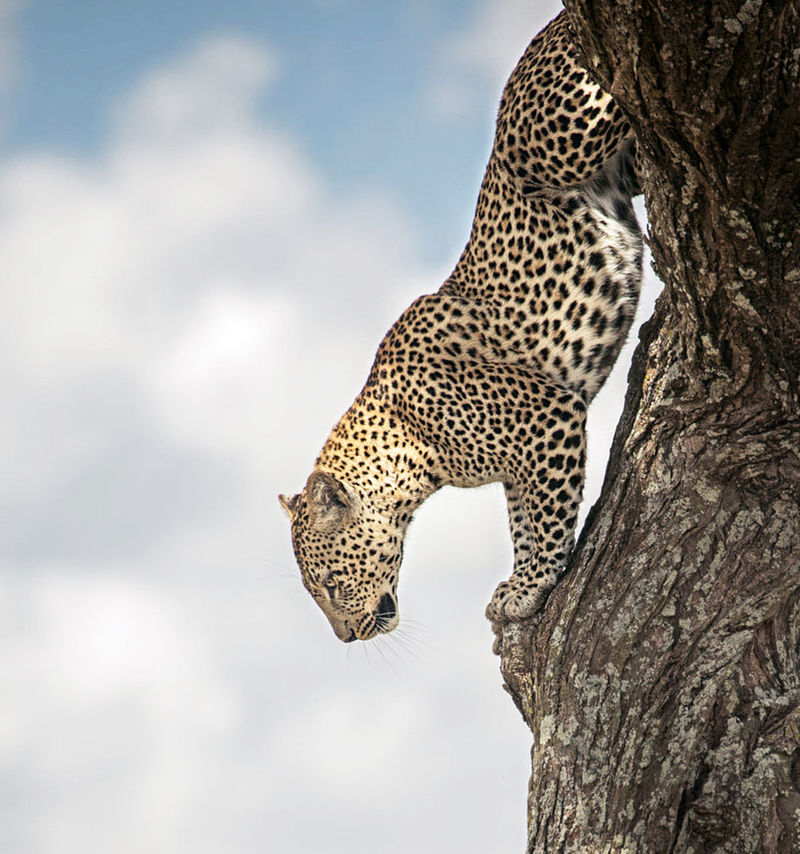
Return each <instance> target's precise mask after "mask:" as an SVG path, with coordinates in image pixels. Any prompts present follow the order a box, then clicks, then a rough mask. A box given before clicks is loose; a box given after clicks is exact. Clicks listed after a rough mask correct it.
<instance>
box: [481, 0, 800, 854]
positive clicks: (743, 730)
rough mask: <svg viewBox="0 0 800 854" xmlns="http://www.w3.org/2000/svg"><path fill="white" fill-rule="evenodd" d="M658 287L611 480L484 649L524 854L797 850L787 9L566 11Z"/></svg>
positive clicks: (797, 253) (797, 47)
mask: <svg viewBox="0 0 800 854" xmlns="http://www.w3.org/2000/svg"><path fill="white" fill-rule="evenodd" d="M566 5H567V8H568V11H569V13H570V16H571V19H572V21H573V25H574V28H575V32H576V38H577V40H578V42H579V44H580V46H581V47H582V49H583V51H584V55H585V57H586V60H587V64H588V66H589V67H590V68H591V69H592V70H593V72H594V73H595V74H596V75H597V78H598V80H599V81H600V83H601V85H603V87H604V88H605V89H606V90H607V91H609V92H610V93H611V94H612V95H613V96H614V97H615V98H616V99H617V101H618V103H619V104H620V106H621V107H622V108H623V109H624V110H625V111H626V113H627V114H628V115H629V118H630V120H631V123H632V125H633V127H634V129H635V131H636V134H637V138H638V141H639V144H640V147H641V150H642V153H643V157H644V161H645V162H644V171H645V177H644V186H645V198H646V202H647V207H648V213H649V220H650V238H649V242H650V246H651V248H652V252H653V258H654V262H655V267H656V270H657V272H658V274H659V276H660V278H661V279H662V280H663V281H664V283H665V289H664V293H663V295H662V296H661V298H660V299H659V301H658V305H657V308H656V312H655V315H654V317H653V318H652V320H650V321H649V323H647V324H646V325H645V327H644V328H643V331H642V333H641V343H640V345H639V348H638V350H637V352H636V355H635V357H634V362H633V366H632V368H631V374H630V385H629V390H628V396H627V399H626V405H625V412H624V414H623V417H622V420H621V422H620V425H619V427H618V430H617V435H616V438H615V441H614V447H613V450H612V454H611V460H610V463H609V469H608V473H607V477H606V484H605V487H604V489H603V494H602V496H601V498H600V500H599V502H598V504H597V505H596V506H595V508H594V509H593V511H592V513H591V514H590V516H589V519H588V521H587V524H586V527H585V529H584V532H583V534H582V536H581V538H580V541H579V543H578V547H577V549H576V551H575V554H574V555H573V560H572V561H571V567H570V569H569V572H568V573H567V574H566V575H565V577H564V580H563V581H562V582H561V583H560V585H559V586H558V587H557V588H556V589H555V591H554V592H553V594H552V596H551V597H550V600H549V601H548V603H547V606H546V608H545V609H544V611H543V613H542V615H540V617H538V618H537V619H534V620H531V621H528V622H527V623H525V624H518V625H510V626H507V627H506V628H505V629H504V630H503V631H502V633H501V634H500V635H499V636H498V640H497V649H498V651H499V652H500V654H501V666H502V672H503V676H504V678H505V681H506V685H507V688H508V690H509V692H510V693H511V695H512V696H513V698H514V700H515V702H516V703H517V705H518V707H519V709H520V711H521V712H522V714H523V716H524V717H525V720H526V721H527V723H528V725H529V726H530V728H531V730H532V732H533V735H534V744H533V749H532V766H533V767H532V777H531V783H530V794H529V847H528V850H529V852H537V854H538V852H562V851H563V852H566V851H579V852H595V851H597V852H611V851H614V852H617V851H624V852H673V851H675V852H689V851H693V852H700V851H720V852H731V854H745V852H773V851H774V852H790V851H800V668H799V667H798V665H799V664H800V660H799V659H800V457H799V452H800V409H799V407H798V392H799V389H798V371H799V370H800V238H799V237H798V223H800V190H799V184H800V13H799V10H798V4H797V3H796V2H779V0H773V2H767V0H764V2H762V0H746V2H744V0H736V2H730V0H726V1H725V2H723V0H720V2H697V0H619V2H616V3H600V2H596V0H595V2H593V0H567V2H566Z"/></svg>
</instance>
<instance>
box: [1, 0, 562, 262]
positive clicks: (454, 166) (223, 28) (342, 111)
mask: <svg viewBox="0 0 800 854" xmlns="http://www.w3.org/2000/svg"><path fill="white" fill-rule="evenodd" d="M545 5H546V6H547V5H549V7H551V8H554V7H555V4H553V3H550V4H545ZM517 6H518V7H519V8H522V4H519V3H518V4H517ZM535 6H536V4H529V7H530V11H528V17H529V18H531V19H533V17H534V15H535V12H536V10H535ZM478 11H479V4H477V3H476V2H464V3H457V2H453V0H448V2H435V3H428V2H411V3H402V4H393V3H383V2H381V3H370V2H366V0H352V2H350V0H329V2H328V0H301V2H292V3H288V2H287V3H270V2H255V0H253V2H237V3H230V4H224V3H208V2H200V3H186V2H171V3H159V2H150V0H147V2H141V3H128V2H120V1H119V0H117V1H116V2H107V3H100V2H88V0H87V1H86V2H75V0H71V2H62V3H58V2H28V3H26V4H25V5H23V6H22V8H21V9H20V11H19V12H18V13H17V16H16V19H17V34H18V60H19V62H18V65H19V71H18V77H17V81H16V86H15V90H14V92H13V96H12V98H11V100H10V105H11V110H10V121H9V123H8V132H7V135H6V140H5V141H6V147H7V150H10V151H11V152H13V151H15V150H20V149H25V148H29V147H39V146H42V147H53V146H56V147H58V148H60V149H62V150H68V151H72V152H74V153H75V154H77V155H79V156H91V155H92V154H97V153H98V152H99V151H100V150H101V149H102V146H103V145H104V144H105V142H106V141H107V138H108V134H109V122H110V116H111V115H112V114H113V112H114V108H115V104H116V103H117V102H118V101H119V99H120V98H122V97H123V96H124V95H125V93H126V92H128V91H130V89H131V88H133V87H134V86H135V84H136V81H137V80H138V79H139V77H140V75H141V74H143V73H144V72H146V70H147V69H148V68H151V67H153V66H155V65H158V64H159V63H164V62H167V61H169V59H170V58H171V57H173V56H175V55H177V54H180V53H181V52H182V51H184V50H185V49H186V48H187V47H188V46H189V45H191V44H192V43H194V42H196V41H200V40H202V39H203V38H204V37H206V36H207V35H208V34H211V33H228V34H231V35H239V36H246V37H247V38H249V39H253V40H256V41H258V42H260V43H262V44H264V45H267V46H268V47H269V49H270V51H271V52H272V53H273V55H274V57H275V60H276V64H277V65H278V66H279V68H280V72H279V75H280V76H279V80H278V81H277V83H276V85H275V86H273V87H271V88H270V89H269V90H268V91H266V92H264V93H263V95H262V97H261V98H260V99H259V101H258V103H257V104H256V105H255V111H256V113H257V114H258V115H259V116H261V117H262V118H263V119H265V120H269V121H271V122H277V123H279V124H280V125H281V127H283V128H285V129H286V130H287V131H288V132H289V133H291V134H292V136H293V138H294V140H296V142H297V144H298V145H299V146H300V147H301V148H302V149H303V150H304V151H305V152H306V153H307V155H308V156H309V157H310V158H312V159H313V161H314V162H315V163H316V164H317V165H318V166H319V167H320V169H322V170H323V171H324V173H325V176H326V179H327V180H328V181H329V182H330V186H331V188H332V190H334V191H337V192H343V193H347V192H348V190H349V188H351V187H352V185H353V183H354V182H358V183H359V184H361V185H363V186H367V187H368V186H371V185H372V186H376V187H379V188H380V189H381V190H383V191H385V192H388V193H390V194H391V195H392V196H393V197H395V198H396V199H397V201H398V202H399V203H400V204H402V205H404V206H406V207H407V208H408V209H409V210H410V211H411V212H412V214H413V215H414V216H416V217H419V218H420V219H421V220H423V221H425V224H426V227H425V228H424V229H423V230H422V231H423V235H424V249H425V251H426V252H427V253H429V255H430V256H431V257H435V256H436V253H437V252H439V253H441V251H442V249H441V247H442V245H443V243H444V242H448V243H449V242H451V241H452V240H453V239H454V236H455V235H458V236H459V238H460V236H461V234H463V225H464V219H465V212H467V211H469V210H470V205H471V203H472V201H473V199H472V196H473V195H474V192H473V185H474V183H475V182H476V181H477V180H479V178H480V174H481V170H482V166H481V165H479V164H482V163H483V162H485V159H486V158H487V156H488V151H489V148H490V145H491V133H492V124H493V108H491V106H490V105H492V104H493V103H494V102H495V101H496V98H497V91H496V90H497V89H498V87H499V85H500V83H501V82H502V81H501V77H500V76H498V74H497V73H496V72H495V73H492V72H493V71H494V69H488V72H489V74H488V80H487V79H486V78H487V74H486V71H487V69H486V68H485V67H484V68H481V67H480V63H478V64H477V67H472V68H470V67H469V63H468V62H464V61H462V62H460V63H459V62H456V63H455V65H456V66H458V65H461V68H460V69H458V68H457V69H456V70H460V71H461V72H462V80H461V81H460V82H461V83H462V84H463V85H464V87H465V89H466V87H471V91H470V92H469V98H468V99H467V98H464V103H462V104H457V105H455V106H454V107H453V111H454V112H453V113H451V114H450V115H447V114H446V109H447V107H446V105H444V104H440V107H441V108H442V111H443V112H445V114H444V115H442V114H440V113H439V112H437V105H436V101H435V100H434V99H436V98H439V99H446V97H447V94H446V93H436V92H431V90H430V84H431V81H432V80H436V79H437V77H438V78H442V79H443V80H444V79H446V76H447V70H446V69H445V67H444V66H445V62H446V60H447V59H448V57H447V56H446V52H445V54H443V50H442V47H443V45H445V46H446V45H447V44H448V40H449V41H450V42H452V45H453V47H455V48H457V38H455V36H457V34H458V33H459V31H464V30H465V29H467V28H468V27H469V24H470V21H471V20H472V19H474V18H475V17H476V15H477V14H478ZM514 40H515V41H516V42H518V45H514V46H511V45H510V46H509V49H510V50H514V49H515V48H516V47H517V46H519V45H524V43H525V29H524V27H523V28H520V32H519V34H518V35H517V34H515V39H514ZM454 54H457V50H455V51H454ZM451 58H452V57H451ZM365 69H367V70H368V73H367V74H365ZM451 71H452V69H451ZM484 106H486V107H489V108H488V109H481V107H484ZM443 152H446V156H442V153H443ZM445 189H446V192H444V191H443V190H445Z"/></svg>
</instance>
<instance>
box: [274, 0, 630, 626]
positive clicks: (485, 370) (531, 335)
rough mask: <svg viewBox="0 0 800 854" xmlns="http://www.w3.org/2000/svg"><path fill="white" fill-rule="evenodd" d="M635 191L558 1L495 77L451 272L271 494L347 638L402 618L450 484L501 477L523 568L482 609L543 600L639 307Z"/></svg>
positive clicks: (517, 612)
mask: <svg viewBox="0 0 800 854" xmlns="http://www.w3.org/2000/svg"><path fill="white" fill-rule="evenodd" d="M637 191H638V190H637V188H636V177H635V174H634V169H633V141H632V139H631V134H630V128H629V126H628V124H627V122H626V121H625V119H624V117H623V116H622V114H621V113H620V111H619V110H618V109H617V107H616V106H615V105H614V103H613V102H612V101H611V99H610V98H609V97H608V96H607V95H606V94H604V93H603V92H602V91H601V90H600V89H599V88H598V87H597V85H596V84H595V83H594V82H592V80H591V79H590V78H589V77H588V75H587V74H586V72H585V71H584V70H583V69H582V68H581V65H580V62H579V59H578V57H577V55H576V52H575V50H574V48H573V46H572V40H571V36H570V32H569V27H568V22H567V18H566V16H565V15H564V14H563V13H562V14H561V15H559V16H558V17H557V18H556V19H555V20H554V21H553V22H552V23H551V24H550V25H549V26H548V27H547V28H545V30H544V31H543V32H542V33H540V34H539V35H538V36H537V37H536V38H535V39H534V40H533V42H532V43H531V44H530V46H529V47H528V49H527V50H526V52H525V54H524V55H523V57H522V59H521V60H520V62H519V64H518V65H517V67H516V69H515V70H514V72H513V73H512V75H511V78H510V79H509V81H508V84H507V86H506V88H505V91H504V93H503V97H502V100H501V102H500V110H499V114H498V119H497V131H496V136H495V141H494V148H493V151H492V154H491V158H490V160H489V163H488V166H487V168H486V174H485V177H484V180H483V184H482V186H481V190H480V195H479V197H478V204H477V209H476V212H475V219H474V222H473V225H472V231H471V234H470V238H469V242H468V243H467V246H466V248H465V249H464V252H463V254H462V256H461V258H460V260H459V262H458V264H457V265H456V268H455V270H454V271H453V273H452V275H451V276H450V277H449V278H448V279H447V281H446V282H445V283H444V285H443V286H442V287H441V288H440V290H439V291H438V292H437V293H435V294H430V295H427V296H423V297H420V298H419V299H418V300H416V301H415V302H414V303H413V304H412V305H411V306H410V307H409V308H408V309H407V310H406V311H405V312H404V313H403V315H402V316H401V317H400V319H399V320H398V321H397V322H396V323H395V324H394V326H393V327H392V328H391V329H390V330H389V332H388V333H387V335H386V337H385V338H384V339H383V341H382V342H381V344H380V347H379V348H378V352H377V355H376V357H375V362H374V364H373V366H372V370H371V372H370V374H369V378H368V379H367V382H366V384H365V386H364V388H363V389H362V391H361V393H360V394H359V395H358V397H357V398H356V400H355V402H354V403H353V405H352V406H351V407H350V409H349V410H348V411H347V413H346V414H345V415H344V416H343V418H342V419H341V420H340V421H339V423H338V424H337V425H336V427H335V428H334V430H333V432H332V433H331V435H330V437H329V438H328V441H327V442H326V443H325V446H324V447H323V449H322V452H321V453H320V455H319V458H318V459H317V462H316V465H315V467H314V471H313V472H312V474H311V476H310V477H309V479H308V482H307V483H306V486H305V488H304V489H303V491H302V492H301V493H300V494H299V495H295V496H293V497H291V498H286V497H285V496H281V502H282V503H283V505H284V508H285V509H286V511H287V513H288V514H289V516H290V518H291V521H292V538H293V544H294V550H295V554H296V557H297V560H298V563H299V565H300V569H301V573H302V578H303V583H304V584H305V586H306V587H307V589H308V590H309V592H310V593H311V595H312V596H313V597H314V598H315V600H316V601H317V603H318V604H319V605H320V607H321V608H322V610H323V611H324V612H325V614H326V616H327V617H328V619H329V621H330V622H331V625H332V626H333V629H334V631H335V632H336V634H337V636H338V637H339V638H341V639H342V640H344V641H350V640H355V639H362V640H366V639H368V638H371V637H373V636H374V635H376V634H378V633H381V632H387V631H391V630H392V629H393V628H394V627H395V626H396V625H397V623H398V614H397V577H398V569H399V567H400V562H401V559H402V553H403V539H404V536H405V533H406V529H407V527H408V524H409V522H410V520H411V516H412V514H413V513H414V511H415V510H416V508H417V507H418V506H419V505H420V504H421V503H422V502H423V501H424V500H425V499H426V498H427V497H428V496H429V495H431V494H432V493H433V492H435V491H436V490H437V489H439V487H441V486H442V485H444V484H452V485H455V486H462V487H471V486H478V485H480V484H484V483H488V482H492V481H500V482H502V483H503V484H504V486H505V492H506V497H507V501H508V513H509V522H510V528H511V535H512V538H513V542H514V570H513V572H512V574H511V577H510V578H509V579H508V580H507V581H503V582H502V583H501V584H500V585H499V586H498V587H497V590H496V591H495V593H494V595H493V597H492V600H491V602H490V604H489V606H488V608H487V615H488V616H489V618H490V619H492V620H494V621H499V622H502V621H508V620H517V619H521V618H524V617H526V616H529V615H531V614H533V613H534V612H535V611H536V610H537V609H538V608H539V607H540V606H541V604H542V602H543V600H544V598H545V597H546V595H547V592H548V591H549V589H550V588H551V587H552V586H553V585H554V584H555V582H556V580H557V578H558V576H559V574H560V573H561V572H562V571H563V569H564V565H565V562H566V560H567V556H568V554H569V552H570V549H571V548H572V545H573V542H574V533H575V524H576V518H577V512H578V504H579V502H580V499H581V492H582V488H583V480H584V455H585V423H586V408H587V406H588V404H589V402H590V401H591V399H592V398H593V397H594V395H595V394H596V393H597V391H598V389H599V388H600V386H601V385H602V384H603V382H604V381H605V379H606V377H607V376H608V373H609V371H610V369H611V366H612V365H613V363H614V361H615V359H616V357H617V355H618V353H619V350H620V348H621V346H622V344H623V341H624V339H625V336H626V334H627V332H628V329H629V327H630V324H631V320H632V318H633V313H634V310H635V305H636V300H637V297H638V292H639V287H640V282H641V254H642V251H641V243H642V241H641V234H640V231H639V228H638V226H637V224H636V219H635V216H634V213H633V208H632V203H631V195H632V194H633V193H634V192H637Z"/></svg>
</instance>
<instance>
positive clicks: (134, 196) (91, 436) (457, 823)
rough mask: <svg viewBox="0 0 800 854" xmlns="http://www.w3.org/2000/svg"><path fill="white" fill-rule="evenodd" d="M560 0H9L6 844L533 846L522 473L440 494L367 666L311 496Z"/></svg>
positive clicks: (3, 184) (190, 848)
mask: <svg viewBox="0 0 800 854" xmlns="http://www.w3.org/2000/svg"><path fill="white" fill-rule="evenodd" d="M557 8H558V6H557V4H555V3H552V2H547V3H541V4H538V3H535V2H534V3H529V2H523V0H472V2H469V3H455V2H450V0H448V2H425V3H422V2H419V3H416V2H415V3H404V4H395V3H388V2H387V3H367V2H355V0H354V2H348V0H330V1H329V2H324V0H319V2H292V3H289V2H287V3H270V2H238V0H232V2H229V3H225V4H223V3H215V4H209V3H203V2H199V3H192V4H189V3H183V2H180V3H177V2H171V3H155V2H149V0H147V2H136V3H133V2H130V3H128V2H125V3H123V2H95V0H91V2H89V0H86V2H76V0H72V2H69V0H62V2H58V3H57V2H43V0H27V2H26V0H0V71H1V72H2V75H0V76H2V79H3V81H4V83H3V87H2V88H1V89H0V103H1V104H2V105H3V107H4V113H5V120H4V122H3V123H2V125H0V257H2V258H3V276H2V278H1V279H0V288H2V296H3V304H4V311H3V312H2V313H0V388H1V389H2V397H0V400H2V406H3V417H2V418H0V474H1V475H2V476H0V586H1V588H2V590H3V591H4V593H3V597H0V637H2V640H3V642H2V643H1V644H0V793H2V797H0V851H13V852H15V854H52V852H54V851H58V852H59V854H72V852H75V854H85V852H87V851H113V852H114V854H145V852H146V854H150V852H153V851H168V852H170V854H184V852H185V854H219V852H223V851H224V852H226V854H244V852H251V851H253V852H255V851H259V852H263V851H275V852H280V854H339V853H340V852H345V851H346V852H348V854H361V852H367V851H368V852H370V854H372V852H375V851H379V852H381V854H395V852H397V854H399V852H401V851H402V852H405V851H409V850H422V851H427V850H436V851H459V852H461V854H472V852H475V854H478V852H480V854H485V852H487V851H513V850H520V851H521V850H523V848H524V840H525V825H524V815H525V796H526V783H527V774H528V769H529V761H528V749H529V744H530V734H529V733H528V732H527V730H526V729H525V727H524V725H523V723H522V720H521V718H520V716H519V714H518V713H517V711H516V709H515V708H514V707H513V704H512V703H511V701H510V700H509V699H508V697H507V695H506V694H505V693H504V692H503V691H502V689H501V684H500V677H499V672H498V666H497V665H498V662H497V660H496V658H494V656H493V655H492V653H491V642H492V638H491V632H490V630H489V626H488V624H487V623H486V621H485V619H484V617H483V611H484V607H485V605H486V603H487V602H488V600H489V598H490V596H491V593H492V590H493V589H494V587H495V585H496V584H497V582H498V581H500V580H501V579H503V578H504V577H507V575H508V574H509V571H510V567H511V547H510V541H509V536H508V533H507V530H506V522H505V509H504V504H503V498H502V493H501V490H499V489H496V488H494V487H487V488H484V489H480V490H469V491H468V490H462V491H458V490H450V489H445V490H442V491H441V492H440V493H439V494H437V495H436V496H434V497H433V498H431V499H430V500H429V501H428V502H426V504H425V505H424V506H423V507H422V508H421V509H420V511H419V512H418V513H417V515H416V520H415V523H414V525H413V527H412V529H411V532H410V534H409V538H408V540H407V544H406V555H405V559H404V566H403V569H402V573H401V580H400V588H399V597H400V613H401V627H400V629H399V630H398V631H397V632H395V633H393V634H392V635H391V636H388V637H386V638H381V639H379V641H380V642H377V641H376V642H370V643H369V644H358V645H356V644H352V645H349V646H347V647H345V646H344V645H342V644H340V643H339V642H338V641H336V640H335V638H334V637H333V634H332V632H331V630H330V627H329V626H328V625H327V622H326V621H325V619H324V617H323V615H322V614H321V612H320V611H319V610H318V609H317V608H316V606H315V605H314V603H313V602H312V600H311V599H310V598H309V597H308V596H307V594H306V593H305V591H304V590H303V589H302V587H301V585H300V581H299V576H298V572H297V569H296V566H295V563H294V559H293V556H292V553H291V546H290V540H289V531H288V525H287V522H286V520H285V518H284V517H283V515H282V513H281V510H280V508H279V505H278V502H277V499H276V496H277V493H279V492H292V491H296V490H298V489H300V488H301V486H302V484H303V482H304V481H305V478H306V477H307V475H308V473H309V471H310V468H311V465H312V463H313V460H314V458H315V456H316V454H317V452H318V450H319V448H320V446H321V444H322V442H323V441H324V439H325V437H326V436H327V434H328V432H329V430H330V428H331V426H332V425H333V424H334V423H335V422H336V420H337V419H338V418H339V416H340V415H341V413H342V412H343V411H344V410H345V409H346V408H347V406H348V405H349V403H350V402H351V400H352V399H353V397H354V396H355V395H356V393H357V392H358V391H359V389H360V387H361V384H362V383H363V381H364V379H365V377H366V374H367V372H368V369H369V365H370V363H371V360H372V357H373V355H374V352H375V349H376V346H377V344H378V342H379V341H380V338H381V336H382V335H383V334H384V332H385V331H386V329H387V328H388V327H389V326H390V325H391V323H392V322H393V321H394V320H395V319H396V317H397V316H398V314H399V313H400V312H401V311H402V310H403V309H404V308H405V307H406V305H408V303H409V302H410V301H411V300H412V299H414V298H415V297H417V296H419V295H420V294H422V293H430V292H433V291H435V290H436V289H437V288H438V287H439V285H440V284H441V282H442V281H443V280H444V278H445V277H446V276H447V275H448V274H449V272H450V270H451V268H452V265H453V263H454V262H455V260H456V258H457V257H458V255H459V253H460V252H461V249H462V248H463V245H464V242H465V241H466V238H467V233H468V228H469V224H470V221H471V217H472V211H473V209H474V204H475V199H476V195H477V190H478V186H479V182H480V177H481V174H482V171H483V168H484V165H485V162H486V159H487V157H488V153H489V146H490V140H491V134H492V126H493V122H494V116H495V112H496V104H497V100H498V98H499V93H500V88H501V85H502V82H503V80H504V79H505V77H506V76H507V75H508V73H509V72H510V70H511V69H512V67H513V65H514V63H515V62H516V60H517V58H518V57H519V55H520V54H521V52H522V50H523V49H524V46H525V45H526V44H527V42H528V40H529V39H530V38H531V37H532V36H533V35H534V34H535V33H536V32H537V31H538V30H539V29H540V28H541V27H542V26H543V25H544V24H545V23H546V22H547V20H549V19H550V18H551V17H552V16H553V15H554V14H555V12H556V11H557ZM657 289H658V287H657V284H656V283H654V282H653V281H652V279H649V280H648V282H647V284H646V288H645V294H644V296H643V299H642V306H641V310H640V315H639V319H640V320H641V319H643V318H645V317H647V316H648V314H649V311H650V307H651V306H652V301H653V298H654V295H655V293H656V292H657ZM631 339H632V340H631V342H630V345H629V346H628V347H627V348H626V350H625V352H624V354H623V357H622V358H621V360H620V364H619V365H618V366H617V368H616V369H615V372H614V374H613V375H612V377H611V379H610V380H609V382H608V384H607V387H606V389H605V390H604V391H603V392H602V394H601V397H599V398H598V399H597V401H596V402H595V404H594V406H593V407H592V410H591V411H590V427H589V433H590V449H589V470H588V475H587V488H586V502H585V505H584V508H583V512H584V513H585V512H586V509H587V507H588V506H589V505H590V504H591V501H593V500H594V498H595V497H596V495H597V494H598V492H599V489H600V484H601V481H602V476H603V471H604V468H605V459H606V456H607V449H608V446H609V444H610V441H611V436H612V433H613V429H614V426H615V423H616V420H617V415H618V413H619V411H620V409H621V405H622V397H623V394H624V388H625V375H626V372H627V361H628V360H629V359H630V354H631V351H632V346H631V345H632V343H633V342H634V341H635V335H633V334H632V336H631Z"/></svg>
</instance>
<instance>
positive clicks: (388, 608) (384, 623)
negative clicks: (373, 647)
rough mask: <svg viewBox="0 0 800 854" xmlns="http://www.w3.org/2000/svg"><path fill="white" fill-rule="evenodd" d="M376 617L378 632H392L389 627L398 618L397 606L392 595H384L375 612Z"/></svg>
mask: <svg viewBox="0 0 800 854" xmlns="http://www.w3.org/2000/svg"><path fill="white" fill-rule="evenodd" d="M373 614H374V616H375V628H376V629H377V631H378V632H386V631H390V629H389V625H390V624H391V623H392V622H393V621H394V618H395V617H396V616H397V605H396V604H395V601H394V598H393V597H392V594H391V593H384V594H383V596H381V598H380V601H379V602H378V607H377V608H376V609H375V611H374V612H373Z"/></svg>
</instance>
